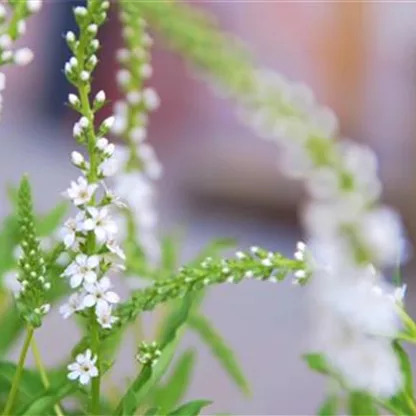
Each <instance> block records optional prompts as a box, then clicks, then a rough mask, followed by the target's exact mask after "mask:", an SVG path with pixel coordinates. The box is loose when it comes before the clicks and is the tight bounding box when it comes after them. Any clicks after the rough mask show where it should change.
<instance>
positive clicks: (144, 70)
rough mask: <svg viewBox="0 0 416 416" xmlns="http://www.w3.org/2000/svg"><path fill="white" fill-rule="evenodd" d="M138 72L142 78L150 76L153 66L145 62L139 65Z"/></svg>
mask: <svg viewBox="0 0 416 416" xmlns="http://www.w3.org/2000/svg"><path fill="white" fill-rule="evenodd" d="M140 74H141V75H142V77H143V78H144V79H147V78H150V77H151V76H152V74H153V68H152V66H151V65H149V64H147V63H145V64H143V65H142V66H141V67H140Z"/></svg>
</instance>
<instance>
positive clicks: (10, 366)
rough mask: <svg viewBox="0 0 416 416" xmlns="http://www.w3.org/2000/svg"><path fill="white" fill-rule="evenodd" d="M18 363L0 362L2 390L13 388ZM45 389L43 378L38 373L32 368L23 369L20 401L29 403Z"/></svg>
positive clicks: (0, 385) (0, 384)
mask: <svg viewBox="0 0 416 416" xmlns="http://www.w3.org/2000/svg"><path fill="white" fill-rule="evenodd" d="M16 368H17V367H16V364H14V363H10V362H5V361H2V362H0V391H1V392H8V391H9V390H10V388H11V385H12V381H13V377H14V375H15V373H16ZM43 391H44V387H43V384H42V380H41V378H40V376H39V374H38V373H36V372H35V371H31V370H26V369H25V370H23V375H22V378H21V381H20V385H19V397H18V399H19V403H27V402H28V400H32V399H33V398H35V397H37V395H39V394H41V393H42V392H43Z"/></svg>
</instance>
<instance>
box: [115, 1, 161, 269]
mask: <svg viewBox="0 0 416 416" xmlns="http://www.w3.org/2000/svg"><path fill="white" fill-rule="evenodd" d="M131 7H132V4H131V3H129V2H123V7H122V8H121V11H120V19H121V20H122V23H123V39H124V47H123V48H122V49H120V50H118V51H117V59H118V61H119V63H120V66H121V69H120V70H119V71H118V73H117V82H118V84H119V88H120V90H121V92H122V93H123V95H124V97H123V99H122V100H120V101H118V102H116V103H115V106H114V115H115V122H114V125H113V129H112V131H113V133H115V134H117V135H119V136H120V137H122V138H123V140H124V141H125V143H126V146H125V147H120V148H118V151H117V157H118V159H119V161H120V163H121V166H122V168H121V172H120V173H119V174H118V175H117V176H115V177H114V180H113V182H114V188H115V191H116V193H117V194H118V195H119V196H120V197H121V198H122V199H123V200H124V201H126V202H127V204H128V209H126V210H124V215H125V218H124V225H123V228H124V229H125V233H126V249H127V250H129V249H130V247H134V246H136V245H137V243H138V245H139V249H140V251H141V252H142V254H143V255H144V256H145V258H146V260H147V261H148V262H149V263H150V264H153V265H155V264H157V263H158V261H159V258H160V247H159V241H158V238H157V235H156V228H157V222H158V215H157V212H156V210H155V207H154V199H155V190H154V186H153V181H155V180H157V179H159V178H160V176H161V175H162V166H161V165H160V163H159V161H158V160H157V157H156V154H155V152H154V149H153V148H152V146H151V145H150V144H149V143H148V142H147V129H148V114H149V113H150V112H152V111H154V110H156V109H157V108H158V107H159V97H158V95H157V93H156V91H155V90H154V89H153V88H151V87H146V86H145V83H146V81H147V80H148V79H149V78H150V77H151V75H152V66H151V62H150V52H149V48H150V46H151V44H152V39H151V37H150V36H149V34H148V33H147V30H146V23H145V21H144V20H143V19H141V18H138V17H137V16H135V15H134V14H131V13H130V9H131ZM127 257H128V258H129V256H127ZM127 268H129V265H128V264H127Z"/></svg>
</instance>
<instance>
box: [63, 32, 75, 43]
mask: <svg viewBox="0 0 416 416" xmlns="http://www.w3.org/2000/svg"><path fill="white" fill-rule="evenodd" d="M65 39H66V41H67V42H68V43H72V42H75V40H76V37H75V33H74V32H71V31H69V32H66V35H65Z"/></svg>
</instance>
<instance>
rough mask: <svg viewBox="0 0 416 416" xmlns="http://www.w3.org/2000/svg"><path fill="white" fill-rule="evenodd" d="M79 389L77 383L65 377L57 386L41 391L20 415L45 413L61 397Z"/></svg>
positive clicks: (29, 415)
mask: <svg viewBox="0 0 416 416" xmlns="http://www.w3.org/2000/svg"><path fill="white" fill-rule="evenodd" d="M78 389H79V385H78V383H75V382H71V381H69V380H67V379H66V377H65V380H64V381H62V382H61V384H59V385H58V387H57V388H55V389H51V390H48V391H46V392H45V393H42V394H41V395H39V396H38V397H37V398H35V399H34V400H32V401H31V402H30V403H29V404H28V405H27V406H26V407H25V408H24V410H23V411H22V412H19V414H20V415H21V416H34V415H45V414H47V412H49V411H51V409H52V408H53V406H54V405H55V404H57V403H59V402H60V401H61V400H62V399H63V398H65V397H67V396H69V395H71V394H73V393H75V392H76V391H77V390H78Z"/></svg>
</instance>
